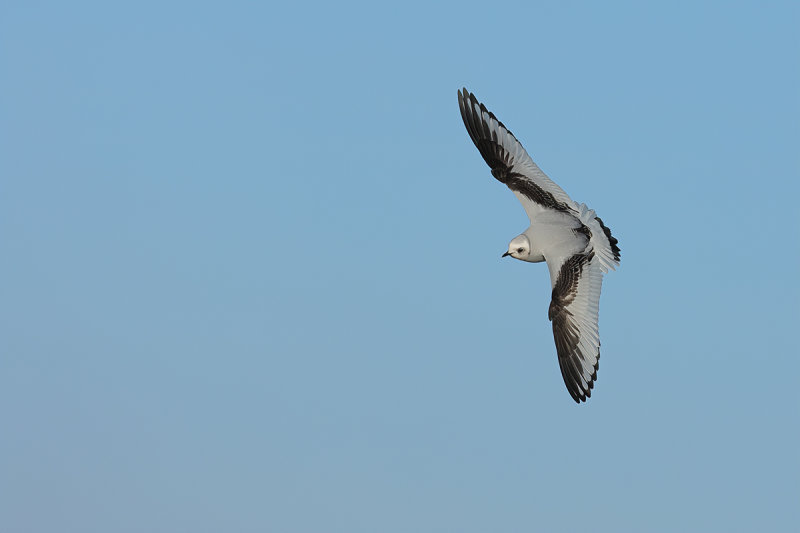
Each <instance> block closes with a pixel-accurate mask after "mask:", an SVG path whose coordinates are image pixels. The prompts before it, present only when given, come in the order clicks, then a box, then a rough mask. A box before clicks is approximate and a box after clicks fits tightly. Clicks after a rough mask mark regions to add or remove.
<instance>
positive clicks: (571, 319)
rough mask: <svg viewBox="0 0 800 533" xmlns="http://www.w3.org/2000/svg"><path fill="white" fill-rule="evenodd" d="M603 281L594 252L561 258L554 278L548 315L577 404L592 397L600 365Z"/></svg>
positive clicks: (564, 374) (565, 381) (559, 362)
mask: <svg viewBox="0 0 800 533" xmlns="http://www.w3.org/2000/svg"><path fill="white" fill-rule="evenodd" d="M602 284H603V271H602V269H601V266H600V264H599V261H598V259H597V258H596V257H595V254H594V252H593V251H589V252H588V253H578V254H575V255H573V256H571V257H569V258H567V259H566V260H564V262H563V263H562V264H561V267H560V268H559V269H558V275H557V279H556V280H554V286H553V297H552V301H551V302H550V309H549V312H548V318H549V319H550V321H551V322H552V323H553V338H554V339H555V344H556V352H557V353H558V364H559V367H560V368H561V375H562V376H563V378H564V384H565V385H566V386H567V390H568V391H569V393H570V395H571V396H572V399H573V400H575V401H576V402H578V403H580V402H585V401H586V399H587V398H589V397H591V395H592V389H593V388H594V382H595V381H596V380H597V369H598V368H599V366H600V334H599V329H598V319H599V306H600V290H601V287H602Z"/></svg>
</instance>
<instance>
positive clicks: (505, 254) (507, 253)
mask: <svg viewBox="0 0 800 533" xmlns="http://www.w3.org/2000/svg"><path fill="white" fill-rule="evenodd" d="M507 255H511V253H510V252H506V253H504V254H503V255H501V256H500V257H505V256H507Z"/></svg>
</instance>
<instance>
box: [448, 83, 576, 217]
mask: <svg viewBox="0 0 800 533" xmlns="http://www.w3.org/2000/svg"><path fill="white" fill-rule="evenodd" d="M458 106H459V108H460V109H461V118H462V119H464V125H465V126H466V127H467V132H469V136H470V138H471V139H472V142H473V143H475V146H476V147H477V148H478V151H480V153H481V156H483V159H484V161H486V163H487V164H488V165H489V168H491V169H492V175H493V176H494V177H495V178H497V180H498V181H500V182H501V183H504V184H506V185H507V186H508V188H509V189H511V190H512V191H513V193H514V194H515V195H516V196H517V198H519V201H520V202H521V203H522V207H524V208H525V211H526V212H527V213H528V218H530V219H531V220H533V218H534V216H535V215H537V214H540V213H541V212H542V210H543V209H555V210H557V211H564V212H574V211H575V208H576V204H575V202H573V201H572V199H571V198H570V197H569V196H568V195H567V193H565V192H564V191H563V189H561V187H559V186H558V185H556V184H555V183H554V182H553V181H552V180H551V179H550V178H548V177H547V175H546V174H545V173H544V172H542V171H541V169H539V167H538V166H537V165H536V163H534V162H533V159H531V156H529V155H528V152H526V151H525V148H523V147H522V144H520V142H519V141H518V140H517V138H516V137H514V135H513V134H512V133H511V132H510V131H508V128H506V127H505V126H504V125H503V123H502V122H500V121H499V120H497V117H495V116H494V114H493V113H492V112H491V111H489V110H487V109H486V106H484V105H483V104H482V103H480V102H478V99H477V98H475V95H474V94H472V93H470V92H469V91H467V90H466V89H463V90H461V91H459V92H458Z"/></svg>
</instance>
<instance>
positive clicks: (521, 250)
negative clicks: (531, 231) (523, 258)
mask: <svg viewBox="0 0 800 533" xmlns="http://www.w3.org/2000/svg"><path fill="white" fill-rule="evenodd" d="M523 250H525V248H517V253H518V254H521V253H522V252H523Z"/></svg>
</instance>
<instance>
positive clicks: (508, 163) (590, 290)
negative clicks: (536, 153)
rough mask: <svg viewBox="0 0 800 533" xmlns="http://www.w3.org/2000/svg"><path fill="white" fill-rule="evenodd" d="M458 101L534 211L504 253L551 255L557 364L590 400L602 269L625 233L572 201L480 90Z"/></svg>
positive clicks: (525, 257)
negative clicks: (481, 99)
mask: <svg viewBox="0 0 800 533" xmlns="http://www.w3.org/2000/svg"><path fill="white" fill-rule="evenodd" d="M458 106H459V108H460V109H461V118H462V119H464V125H465V126H466V127H467V132H469V136H470V138H471V139H472V142H473V143H475V146H476V147H477V148H478V151H479V152H480V153H481V156H483V159H484V161H486V164H488V165H489V168H491V169H492V176H494V177H495V178H496V179H497V181H499V182H501V183H503V184H505V185H506V186H507V187H508V188H509V189H511V192H513V193H514V195H515V196H516V197H517V198H518V199H519V201H520V202H521V203H522V207H524V208H525V212H526V213H527V214H528V218H529V219H530V221H531V225H530V227H528V229H526V230H525V231H524V232H523V233H522V234H521V235H518V236H517V237H514V239H512V240H511V243H510V244H509V245H508V251H507V252H506V253H504V254H503V257H506V256H511V257H513V258H514V259H519V260H520V261H527V262H529V263H541V262H542V261H545V262H547V268H548V269H549V270H550V285H551V287H552V289H553V295H552V300H551V301H550V309H549V311H548V314H547V316H548V318H549V319H550V321H551V322H552V323H553V337H554V338H555V343H556V352H557V353H558V364H559V367H560V368H561V375H562V376H563V378H564V384H565V385H566V386H567V390H568V391H569V393H570V395H571V396H572V399H573V400H575V401H576V402H578V403H580V402H585V401H586V398H589V397H590V396H591V395H592V389H593V388H594V382H595V381H596V380H597V369H598V367H599V364H600V363H599V361H600V336H599V332H598V307H599V304H600V286H601V285H602V283H603V274H606V273H607V272H608V271H609V270H614V269H615V267H617V266H619V260H620V250H619V246H618V245H617V244H618V241H617V239H615V238H614V237H613V236H612V235H611V230H609V229H608V227H607V226H606V225H605V224H603V221H602V220H600V217H598V216H597V215H596V214H595V212H594V211H592V210H591V209H589V208H588V207H586V204H578V203H576V202H575V201H573V200H572V199H571V198H570V197H569V196H568V195H567V193H565V192H564V190H563V189H561V187H559V186H558V185H556V184H555V183H554V182H553V181H552V180H551V179H550V178H548V177H547V175H546V174H545V173H544V172H542V171H541V170H540V169H539V167H538V166H537V165H536V163H534V162H533V159H531V157H530V156H529V155H528V152H526V151H525V148H523V147H522V144H520V142H519V141H518V140H517V138H516V137H514V135H513V134H512V133H511V132H510V131H509V130H508V128H506V127H505V126H504V125H503V123H502V122H500V121H499V120H497V117H495V116H494V114H493V113H492V112H491V111H489V110H487V109H486V106H484V105H483V104H482V103H480V102H478V99H477V98H475V95H474V94H472V93H470V92H469V91H467V90H466V89H463V90H461V91H459V92H458Z"/></svg>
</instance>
